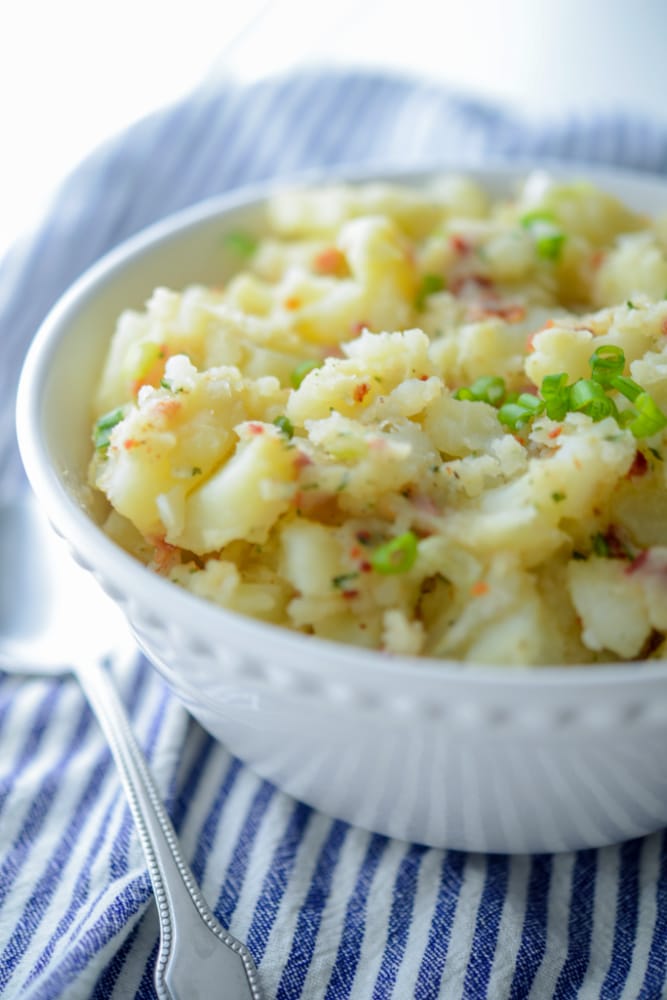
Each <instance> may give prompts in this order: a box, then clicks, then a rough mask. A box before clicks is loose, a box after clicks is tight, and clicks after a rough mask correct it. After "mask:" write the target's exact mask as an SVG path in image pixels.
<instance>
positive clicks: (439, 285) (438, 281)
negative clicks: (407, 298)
mask: <svg viewBox="0 0 667 1000" xmlns="http://www.w3.org/2000/svg"><path fill="white" fill-rule="evenodd" d="M445 288H446V284H445V279H444V278H443V277H442V275H440V274H425V275H423V277H422V280H421V285H420V286H419V291H418V292H417V297H416V299H415V306H416V308H417V309H423V308H424V306H425V304H426V300H427V298H428V297H429V295H435V294H436V292H443V291H444V290H445Z"/></svg>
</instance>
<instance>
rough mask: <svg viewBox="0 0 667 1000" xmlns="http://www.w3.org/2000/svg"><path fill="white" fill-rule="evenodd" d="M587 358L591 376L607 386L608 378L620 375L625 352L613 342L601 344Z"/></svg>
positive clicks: (623, 366)
mask: <svg viewBox="0 0 667 1000" xmlns="http://www.w3.org/2000/svg"><path fill="white" fill-rule="evenodd" d="M588 360H589V364H590V366H591V377H592V378H593V379H594V380H595V381H596V382H599V383H600V385H603V386H605V388H608V387H609V385H610V379H611V378H613V377H615V376H618V375H622V374H623V369H624V368H625V354H624V352H623V350H622V348H620V347H617V346H616V345H615V344H603V345H602V347H598V349H597V350H596V351H594V352H593V354H591V356H590V358H589V359H588Z"/></svg>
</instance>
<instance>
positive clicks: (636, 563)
mask: <svg viewBox="0 0 667 1000" xmlns="http://www.w3.org/2000/svg"><path fill="white" fill-rule="evenodd" d="M649 552H650V549H644V551H643V552H640V553H639V555H638V556H637V558H636V559H633V560H632V562H631V563H630V565H629V566H626V567H625V572H626V573H627V574H628V576H630V575H631V574H632V573H636V572H637V570H639V569H641V568H642V566H644V565H645V563H646V562H647V561H648V557H649Z"/></svg>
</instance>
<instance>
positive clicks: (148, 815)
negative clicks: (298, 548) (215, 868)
mask: <svg viewBox="0 0 667 1000" xmlns="http://www.w3.org/2000/svg"><path fill="white" fill-rule="evenodd" d="M0 564H1V565H3V566H11V567H12V573H11V574H9V573H5V574H2V575H0V669H2V670H5V671H8V672H12V673H21V674H33V675H34V674H41V675H44V674H53V675H55V674H63V673H72V674H74V675H75V676H76V677H77V679H78V681H79V683H80V684H81V687H82V688H83V691H84V693H85V695H86V697H87V699H88V702H89V704H90V706H91V708H92V710H93V711H94V713H95V715H96V716H97V719H98V721H99V723H100V726H101V728H102V730H103V732H104V735H105V736H106V738H107V741H108V743H109V746H110V748H111V751H112V754H113V757H114V760H115V762H116V765H117V767H118V770H119V773H120V777H121V780H122V783H123V786H124V788H125V792H126V795H127V799H128V802H129V805H130V809H131V811H132V816H133V818H134V821H135V824H136V827H137V831H138V833H139V839H140V840H141V845H142V847H143V851H144V854H145V857H146V862H147V864H148V871H149V874H150V878H151V882H152V885H153V890H154V893H155V902H156V904H157V909H158V916H159V922H160V949H159V953H158V959H157V962H156V967H155V986H156V989H157V993H158V996H159V998H160V1000H198V998H201V1000H210V998H212V997H214V996H217V995H220V994H224V996H225V998H226V1000H260V997H261V994H260V989H259V980H258V976H257V970H256V969H255V966H254V963H253V960H252V957H251V955H250V952H249V951H248V949H247V948H246V946H245V945H244V944H242V943H241V942H240V941H237V940H236V938H234V937H233V936H232V935H231V934H230V933H229V932H228V931H226V930H225V929H224V927H222V926H221V924H220V923H219V922H218V920H217V919H216V917H215V915H214V914H213V912H212V911H211V909H210V908H209V906H208V904H207V903H206V900H205V899H204V897H203V895H202V893H201V891H200V889H199V886H198V885H197V882H196V880H195V877H194V875H193V874H192V872H191V870H190V868H189V867H188V865H187V863H186V862H185V859H184V858H183V855H182V853H181V848H180V846H179V843H178V839H177V836H176V833H175V831H174V828H173V826H172V823H171V820H170V819H169V816H168V814H167V811H166V809H165V807H164V805H163V803H162V801H161V799H160V795H159V793H158V790H157V787H156V785H155V782H154V780H153V778H152V776H151V774H150V771H149V769H148V765H147V763H146V760H145V758H144V756H143V754H142V752H141V750H140V748H139V745H138V744H137V741H136V739H135V737H134V734H133V732H132V729H131V727H130V723H129V720H128V717H127V714H126V712H125V708H124V707H123V704H122V702H121V700H120V698H119V696H118V692H117V690H116V688H115V685H114V683H113V680H112V678H111V675H110V674H109V672H108V671H107V670H106V669H105V667H104V658H105V654H106V655H108V654H109V653H110V652H111V651H112V650H115V649H119V648H120V647H121V646H122V644H123V642H125V643H128V642H129V641H130V638H129V631H128V629H127V626H126V625H125V622H124V620H123V618H122V615H121V614H120V612H119V611H118V609H117V608H116V607H115V605H113V603H112V602H111V601H110V600H109V598H108V597H107V596H106V595H105V594H104V593H103V592H102V590H101V588H100V587H99V586H98V585H97V583H96V582H95V581H94V580H93V578H92V576H90V574H88V573H86V572H84V571H83V570H81V569H80V568H79V567H78V566H77V565H76V564H75V562H74V561H73V559H72V558H71V557H70V556H69V554H68V553H67V551H66V549H65V546H64V545H63V543H62V542H61V541H60V540H59V539H58V538H57V537H56V536H55V534H54V532H53V531H52V530H51V529H50V527H49V526H48V524H47V523H46V521H45V519H44V517H43V516H42V514H41V513H40V511H39V509H38V507H37V505H36V503H35V501H34V500H32V499H27V500H26V501H21V502H16V503H13V504H8V505H4V506H2V507H0Z"/></svg>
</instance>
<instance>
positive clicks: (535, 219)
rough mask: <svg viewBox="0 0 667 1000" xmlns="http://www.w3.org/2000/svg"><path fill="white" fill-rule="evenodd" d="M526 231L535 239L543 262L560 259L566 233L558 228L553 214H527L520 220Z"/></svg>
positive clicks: (536, 247)
mask: <svg viewBox="0 0 667 1000" xmlns="http://www.w3.org/2000/svg"><path fill="white" fill-rule="evenodd" d="M520 222H521V225H522V226H523V227H524V229H529V230H530V231H531V233H532V234H533V236H534V237H535V250H536V251H537V256H538V257H541V259H542V260H553V261H556V260H558V259H559V258H560V255H561V253H562V251H563V245H564V243H565V233H564V232H563V231H562V230H561V229H560V228H559V227H558V225H557V221H556V218H555V216H554V215H552V214H551V212H527V213H526V215H523V216H522V217H521V219H520Z"/></svg>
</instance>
